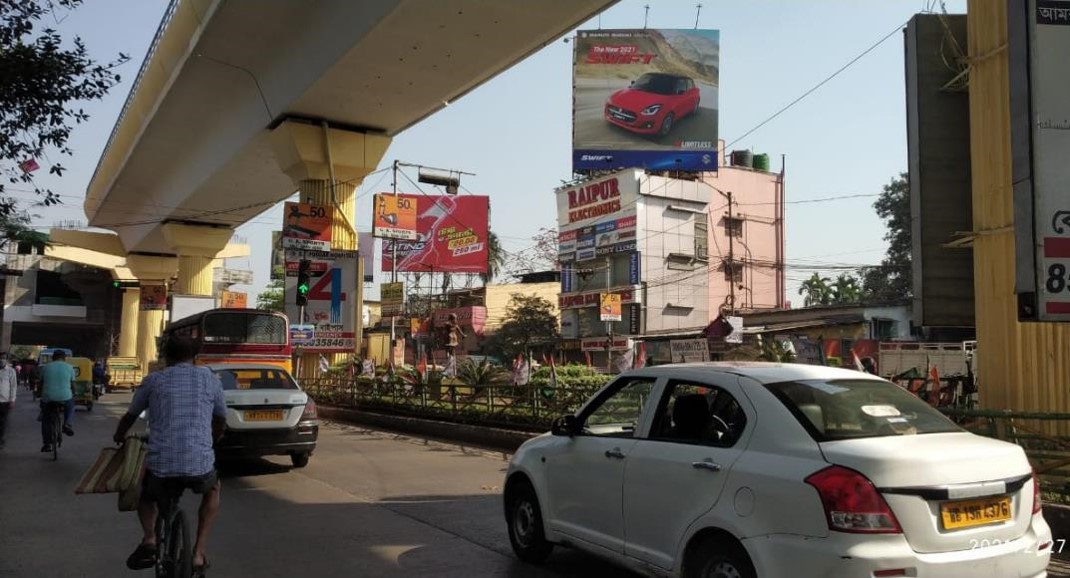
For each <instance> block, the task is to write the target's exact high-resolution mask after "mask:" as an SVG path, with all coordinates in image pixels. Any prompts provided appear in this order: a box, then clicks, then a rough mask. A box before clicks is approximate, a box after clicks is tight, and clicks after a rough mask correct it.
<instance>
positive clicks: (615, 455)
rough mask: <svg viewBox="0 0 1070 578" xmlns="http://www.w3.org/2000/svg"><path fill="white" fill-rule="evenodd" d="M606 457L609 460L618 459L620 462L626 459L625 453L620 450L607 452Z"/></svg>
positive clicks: (615, 449)
mask: <svg viewBox="0 0 1070 578" xmlns="http://www.w3.org/2000/svg"><path fill="white" fill-rule="evenodd" d="M606 457H607V458H616V459H618V460H623V459H624V452H622V451H620V448H613V449H611V450H606Z"/></svg>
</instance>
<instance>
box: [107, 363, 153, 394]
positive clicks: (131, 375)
mask: <svg viewBox="0 0 1070 578" xmlns="http://www.w3.org/2000/svg"><path fill="white" fill-rule="evenodd" d="M104 370H105V372H106V373H107V374H108V390H109V391H111V390H114V389H117V388H132V387H137V386H139V385H141V378H142V377H143V376H142V372H141V364H140V363H139V362H138V360H137V358H136V357H109V358H108V360H107V362H106V363H105V365H104Z"/></svg>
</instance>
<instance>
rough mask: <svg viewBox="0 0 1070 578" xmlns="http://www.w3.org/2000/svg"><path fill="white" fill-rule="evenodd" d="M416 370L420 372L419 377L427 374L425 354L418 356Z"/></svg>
mask: <svg viewBox="0 0 1070 578" xmlns="http://www.w3.org/2000/svg"><path fill="white" fill-rule="evenodd" d="M416 371H417V372H418V373H419V374H420V377H423V376H425V375H427V356H424V355H421V356H420V363H417V364H416Z"/></svg>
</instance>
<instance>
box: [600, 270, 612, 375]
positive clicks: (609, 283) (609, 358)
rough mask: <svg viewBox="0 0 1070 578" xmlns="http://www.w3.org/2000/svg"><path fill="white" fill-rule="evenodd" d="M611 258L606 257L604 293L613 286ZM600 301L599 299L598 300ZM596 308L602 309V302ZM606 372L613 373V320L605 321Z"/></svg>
mask: <svg viewBox="0 0 1070 578" xmlns="http://www.w3.org/2000/svg"><path fill="white" fill-rule="evenodd" d="M611 263H612V258H610V257H608V256H607V257H606V293H607V294H608V293H609V288H610V287H612V286H613V271H611V270H610V267H609V266H610V264H611ZM599 301H601V300H599ZM598 310H599V311H601V310H602V303H601V302H599V303H598ZM606 335H607V337H606V372H607V373H613V322H612V321H606Z"/></svg>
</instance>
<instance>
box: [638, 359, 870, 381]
mask: <svg viewBox="0 0 1070 578" xmlns="http://www.w3.org/2000/svg"><path fill="white" fill-rule="evenodd" d="M725 374H728V375H738V376H745V377H749V378H751V379H753V380H755V381H757V382H759V383H761V384H768V383H779V382H784V381H801V380H808V379H824V380H829V379H869V380H875V381H883V380H882V379H881V378H880V377H877V376H876V375H870V374H868V373H863V372H861V371H855V370H852V369H842V368H839V367H826V366H824V365H806V364H803V363H771V362H763V361H718V362H707V363H673V364H669V365H656V366H653V367H645V368H643V369H636V370H633V371H629V372H627V373H626V374H625V375H635V376H645V377H662V376H664V377H669V378H676V379H703V378H706V379H708V378H709V377H711V376H713V375H725Z"/></svg>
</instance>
